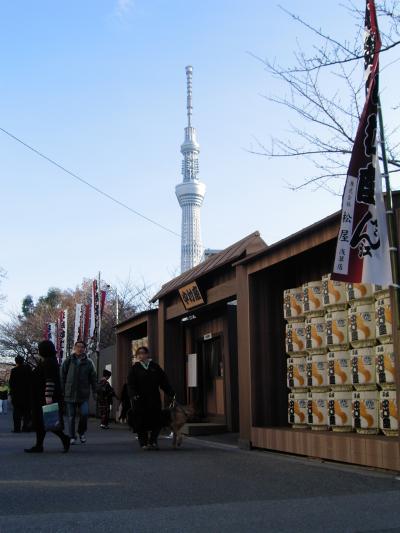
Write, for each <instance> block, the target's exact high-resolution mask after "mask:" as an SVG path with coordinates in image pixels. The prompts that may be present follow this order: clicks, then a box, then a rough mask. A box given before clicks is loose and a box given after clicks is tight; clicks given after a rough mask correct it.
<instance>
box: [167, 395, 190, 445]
mask: <svg viewBox="0 0 400 533" xmlns="http://www.w3.org/2000/svg"><path fill="white" fill-rule="evenodd" d="M193 414H194V409H193V407H191V406H187V405H181V404H179V403H178V402H177V401H176V400H173V401H172V402H171V404H170V405H169V407H168V408H167V409H163V411H162V423H163V427H165V428H168V429H170V430H171V431H172V433H173V439H172V446H173V447H174V448H177V447H179V446H181V444H182V428H183V426H184V425H185V424H186V422H187V421H188V420H189V419H190V417H192V416H193Z"/></svg>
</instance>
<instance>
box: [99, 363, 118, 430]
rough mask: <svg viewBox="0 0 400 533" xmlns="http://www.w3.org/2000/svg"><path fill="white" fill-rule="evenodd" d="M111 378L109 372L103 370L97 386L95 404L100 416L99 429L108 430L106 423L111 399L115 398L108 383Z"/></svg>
mask: <svg viewBox="0 0 400 533" xmlns="http://www.w3.org/2000/svg"><path fill="white" fill-rule="evenodd" d="M110 377H111V372H110V371H109V370H106V369H104V370H103V377H102V378H101V380H100V381H99V383H98V385H97V403H98V407H99V414H100V419H101V423H100V427H101V429H110V428H109V425H108V422H109V418H110V406H111V405H112V402H113V398H114V397H115V398H116V397H117V395H116V394H115V392H114V389H113V388H112V387H111V385H110V384H109V383H108V380H109V379H110Z"/></svg>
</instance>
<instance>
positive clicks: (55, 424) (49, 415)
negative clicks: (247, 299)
mask: <svg viewBox="0 0 400 533" xmlns="http://www.w3.org/2000/svg"><path fill="white" fill-rule="evenodd" d="M42 411H43V425H44V430H45V431H57V430H59V429H61V427H62V425H61V422H60V408H59V405H58V403H50V404H48V405H43V407H42Z"/></svg>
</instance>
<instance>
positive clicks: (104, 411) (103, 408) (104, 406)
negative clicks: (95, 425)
mask: <svg viewBox="0 0 400 533" xmlns="http://www.w3.org/2000/svg"><path fill="white" fill-rule="evenodd" d="M99 415H100V423H101V425H102V426H108V422H109V421H110V404H109V403H101V402H99Z"/></svg>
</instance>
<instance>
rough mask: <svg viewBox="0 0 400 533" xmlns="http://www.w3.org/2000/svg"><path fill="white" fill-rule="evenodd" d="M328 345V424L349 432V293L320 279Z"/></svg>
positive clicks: (328, 277) (350, 414)
mask: <svg viewBox="0 0 400 533" xmlns="http://www.w3.org/2000/svg"><path fill="white" fill-rule="evenodd" d="M322 283H323V288H324V306H325V320H326V330H327V347H328V350H329V351H328V381H329V386H330V392H329V394H328V417H329V426H330V427H331V428H332V430H333V431H352V390H353V386H352V380H351V363H350V353H349V347H350V344H349V328H348V294H347V287H346V284H345V283H341V282H340V281H334V280H332V279H330V276H329V275H327V276H324V277H323V278H322Z"/></svg>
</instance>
